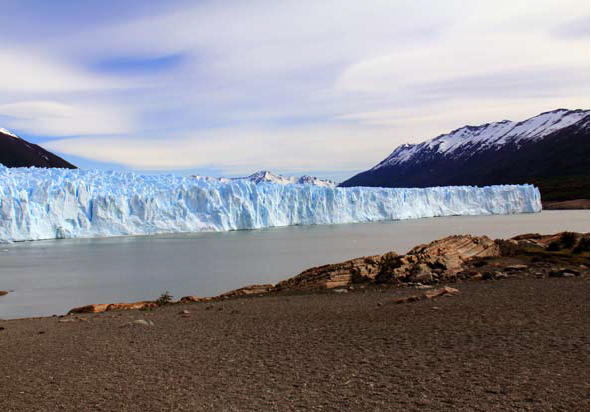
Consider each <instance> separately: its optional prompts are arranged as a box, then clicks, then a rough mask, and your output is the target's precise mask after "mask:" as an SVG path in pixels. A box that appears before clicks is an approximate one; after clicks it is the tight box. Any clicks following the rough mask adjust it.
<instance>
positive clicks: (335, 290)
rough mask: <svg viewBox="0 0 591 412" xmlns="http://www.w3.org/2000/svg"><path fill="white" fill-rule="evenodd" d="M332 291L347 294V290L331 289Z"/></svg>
mask: <svg viewBox="0 0 591 412" xmlns="http://www.w3.org/2000/svg"><path fill="white" fill-rule="evenodd" d="M332 291H333V292H335V293H347V292H348V290H347V289H333V290H332Z"/></svg>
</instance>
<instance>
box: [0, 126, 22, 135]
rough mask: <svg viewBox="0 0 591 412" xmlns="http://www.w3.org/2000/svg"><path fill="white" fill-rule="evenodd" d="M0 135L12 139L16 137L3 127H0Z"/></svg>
mask: <svg viewBox="0 0 591 412" xmlns="http://www.w3.org/2000/svg"><path fill="white" fill-rule="evenodd" d="M0 133H4V134H7V135H8V136H12V137H18V136H17V135H15V134H14V133H12V132H10V131H8V130H6V129H4V128H3V127H0Z"/></svg>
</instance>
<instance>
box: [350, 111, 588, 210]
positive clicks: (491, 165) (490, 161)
mask: <svg viewBox="0 0 591 412" xmlns="http://www.w3.org/2000/svg"><path fill="white" fill-rule="evenodd" d="M585 176H586V177H585ZM565 179H566V180H565ZM505 183H535V184H537V185H539V186H540V190H541V192H542V198H543V199H544V200H566V199H572V198H577V197H578V198H589V110H567V109H557V110H553V111H550V112H544V113H541V114H539V115H537V116H534V117H532V118H530V119H527V120H524V121H521V122H513V121H510V120H503V121H500V122H495V123H487V124H483V125H480V126H464V127H461V128H459V129H456V130H454V131H452V132H450V133H447V134H442V135H440V136H437V137H436V138H434V139H431V140H428V141H425V142H423V143H420V144H404V145H401V146H399V147H397V148H396V149H395V150H394V151H393V152H392V154H390V156H388V157H387V158H386V159H384V160H383V161H381V162H380V163H378V164H377V165H376V166H374V167H373V168H371V169H370V170H367V171H365V172H362V173H359V174H358V175H356V176H353V177H352V178H351V179H348V180H346V181H345V182H343V183H341V186H382V187H428V186H447V185H465V184H471V185H491V184H505Z"/></svg>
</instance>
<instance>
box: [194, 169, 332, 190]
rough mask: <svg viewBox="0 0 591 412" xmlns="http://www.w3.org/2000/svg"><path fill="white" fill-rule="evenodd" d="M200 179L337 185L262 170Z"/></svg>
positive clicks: (310, 178) (307, 177)
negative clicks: (238, 175)
mask: <svg viewBox="0 0 591 412" xmlns="http://www.w3.org/2000/svg"><path fill="white" fill-rule="evenodd" d="M195 177H197V178H200V179H205V180H218V181H220V182H231V181H234V180H249V181H251V182H254V183H279V184H282V185H293V184H300V185H314V186H320V187H335V186H336V185H337V184H336V182H333V181H331V180H323V179H319V178H317V177H314V176H307V175H304V176H299V177H296V176H282V175H275V174H273V173H271V172H269V171H268V170H261V171H259V172H255V173H253V174H251V175H249V176H245V177H219V178H216V177H205V176H195Z"/></svg>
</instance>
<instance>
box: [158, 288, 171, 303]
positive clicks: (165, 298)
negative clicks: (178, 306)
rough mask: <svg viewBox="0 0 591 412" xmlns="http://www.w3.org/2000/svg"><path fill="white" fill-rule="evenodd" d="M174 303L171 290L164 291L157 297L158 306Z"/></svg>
mask: <svg viewBox="0 0 591 412" xmlns="http://www.w3.org/2000/svg"><path fill="white" fill-rule="evenodd" d="M170 303H172V295H171V294H170V292H169V291H166V292H164V293H163V294H161V295H160V297H159V298H158V299H156V304H157V305H158V306H164V305H168V304H170Z"/></svg>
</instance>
